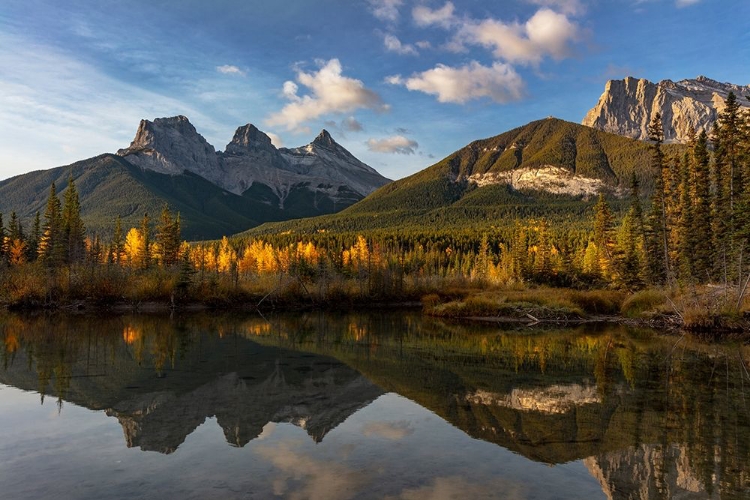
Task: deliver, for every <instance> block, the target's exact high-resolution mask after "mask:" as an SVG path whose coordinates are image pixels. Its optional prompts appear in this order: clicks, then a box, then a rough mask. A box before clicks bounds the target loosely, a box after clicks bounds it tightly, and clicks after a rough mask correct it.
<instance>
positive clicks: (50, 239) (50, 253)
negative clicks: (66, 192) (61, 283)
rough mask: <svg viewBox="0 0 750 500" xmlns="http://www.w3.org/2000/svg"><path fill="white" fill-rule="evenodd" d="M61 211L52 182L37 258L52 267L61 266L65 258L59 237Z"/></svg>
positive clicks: (60, 237) (60, 231)
mask: <svg viewBox="0 0 750 500" xmlns="http://www.w3.org/2000/svg"><path fill="white" fill-rule="evenodd" d="M61 210H62V209H61V205H60V200H59V199H58V197H57V192H56V190H55V183H54V182H52V185H51V186H50V192H49V198H48V199H47V208H46V209H45V210H44V225H43V228H42V235H41V237H40V238H39V258H40V259H41V260H43V261H44V262H46V263H47V264H48V265H50V266H53V267H54V266H57V265H60V264H62V263H63V260H64V257H65V255H64V247H63V242H62V235H61V233H62V228H61V225H62V216H61Z"/></svg>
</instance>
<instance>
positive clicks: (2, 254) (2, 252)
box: [0, 213, 8, 265]
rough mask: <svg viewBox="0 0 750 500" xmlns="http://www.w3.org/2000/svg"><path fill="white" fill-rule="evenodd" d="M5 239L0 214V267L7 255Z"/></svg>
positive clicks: (0, 215) (0, 214)
mask: <svg viewBox="0 0 750 500" xmlns="http://www.w3.org/2000/svg"><path fill="white" fill-rule="evenodd" d="M5 238H6V235H5V226H4V225H3V214H2V213H0V265H1V264H3V263H4V262H5V259H6V256H7V255H8V250H7V248H6V241H5Z"/></svg>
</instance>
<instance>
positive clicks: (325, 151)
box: [117, 116, 390, 211]
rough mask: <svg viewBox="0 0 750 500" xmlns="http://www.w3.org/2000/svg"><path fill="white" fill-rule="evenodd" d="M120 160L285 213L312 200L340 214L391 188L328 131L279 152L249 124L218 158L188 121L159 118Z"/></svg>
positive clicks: (141, 131)
mask: <svg viewBox="0 0 750 500" xmlns="http://www.w3.org/2000/svg"><path fill="white" fill-rule="evenodd" d="M117 154H118V155H120V156H122V157H124V158H125V159H126V160H127V161H129V162H130V163H132V164H134V165H137V166H139V167H141V168H143V169H148V170H153V171H156V172H160V173H166V174H171V175H179V174H182V173H183V172H184V171H188V172H191V173H194V174H197V175H200V176H201V177H203V178H205V179H207V180H209V181H211V182H212V183H214V184H216V185H217V186H219V187H221V188H223V189H225V190H227V191H229V192H231V193H234V194H238V195H250V196H260V197H262V198H264V200H265V201H266V202H267V203H269V204H272V205H277V206H278V207H279V208H281V209H284V208H285V203H286V202H287V200H288V199H289V198H290V197H292V198H293V199H295V200H299V199H300V198H306V199H310V198H311V199H312V203H313V204H314V205H316V206H317V204H318V203H321V204H323V203H328V204H331V203H332V207H333V209H332V210H324V211H336V210H337V209H338V210H340V209H342V208H345V207H346V206H349V205H351V204H352V203H355V202H356V201H359V200H360V199H362V198H364V197H365V196H367V195H368V194H370V193H371V192H373V191H375V190H376V189H377V188H379V187H380V186H383V185H385V184H387V183H388V182H390V181H389V179H386V178H385V177H383V176H382V175H380V174H379V173H378V172H377V171H375V170H374V169H373V168H371V167H369V166H367V165H366V164H364V163H362V162H361V161H359V160H358V159H357V158H355V157H354V156H353V155H352V154H351V153H350V152H349V151H347V150H346V149H344V148H343V147H342V146H341V145H339V144H338V143H336V141H334V140H333V138H332V137H331V135H330V134H329V133H328V132H327V131H326V130H323V131H322V132H321V133H320V135H319V136H318V137H317V138H316V139H315V140H314V141H313V142H312V143H310V144H308V145H307V146H302V147H299V148H295V149H285V148H282V149H277V148H276V147H275V146H274V145H273V144H272V143H271V139H270V137H268V136H267V135H266V134H264V133H263V132H261V131H260V130H258V128H256V127H255V126H254V125H251V124H247V125H244V126H242V127H239V128H238V129H237V131H236V132H235V133H234V137H233V138H232V141H231V142H230V143H229V144H227V146H226V148H225V151H224V152H221V151H219V152H217V151H216V150H215V149H214V147H213V146H211V145H210V144H209V143H208V142H207V141H206V140H205V139H204V138H203V136H201V135H200V134H199V133H198V132H197V131H196V130H195V127H193V125H192V124H191V123H190V122H189V121H188V119H187V118H186V117H184V116H176V117H172V118H157V119H155V120H154V121H153V122H152V121H149V120H142V121H141V124H140V126H139V127H138V132H137V133H136V136H135V139H133V142H132V143H131V145H130V147H128V148H126V149H121V150H119V151H118V152H117ZM250 189H252V192H251V193H249V192H248V190H250Z"/></svg>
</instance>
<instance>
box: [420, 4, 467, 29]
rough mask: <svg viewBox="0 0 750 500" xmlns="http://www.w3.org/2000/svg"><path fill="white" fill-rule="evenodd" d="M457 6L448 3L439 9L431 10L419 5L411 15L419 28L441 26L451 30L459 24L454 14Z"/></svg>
mask: <svg viewBox="0 0 750 500" xmlns="http://www.w3.org/2000/svg"><path fill="white" fill-rule="evenodd" d="M454 10H455V6H454V5H453V4H452V3H451V2H446V3H445V5H443V6H442V7H440V8H439V9H431V8H429V7H427V6H425V5H417V6H416V7H414V9H412V11H411V15H412V18H414V22H415V23H416V24H417V26H422V27H425V26H441V27H443V28H450V27H451V26H452V25H453V24H455V23H456V22H457V18H456V15H455V14H454Z"/></svg>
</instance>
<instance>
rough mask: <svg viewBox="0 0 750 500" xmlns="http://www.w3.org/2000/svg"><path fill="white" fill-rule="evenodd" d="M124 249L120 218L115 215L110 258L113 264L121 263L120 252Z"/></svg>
mask: <svg viewBox="0 0 750 500" xmlns="http://www.w3.org/2000/svg"><path fill="white" fill-rule="evenodd" d="M123 251H124V242H123V240H122V219H120V216H119V215H118V216H117V219H116V220H115V234H114V236H113V237H112V257H111V260H112V262H113V263H115V264H120V263H122V254H123Z"/></svg>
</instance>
